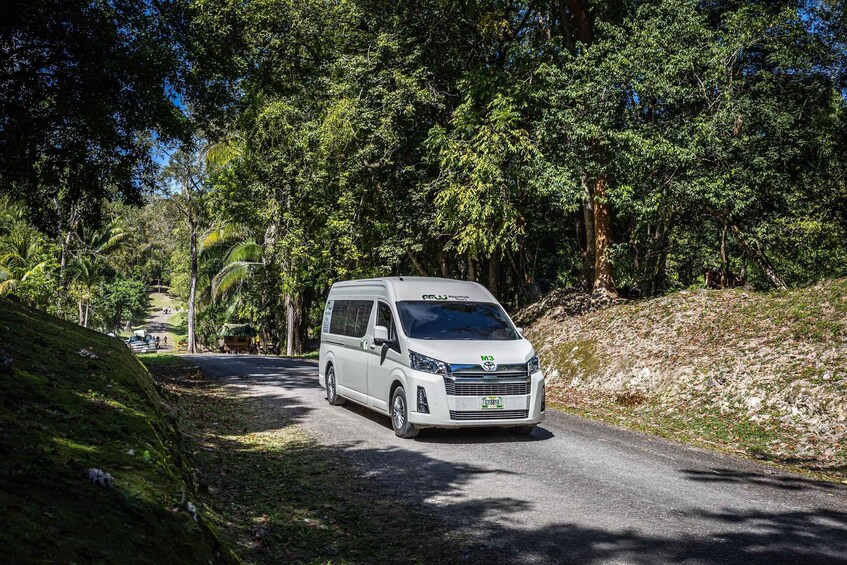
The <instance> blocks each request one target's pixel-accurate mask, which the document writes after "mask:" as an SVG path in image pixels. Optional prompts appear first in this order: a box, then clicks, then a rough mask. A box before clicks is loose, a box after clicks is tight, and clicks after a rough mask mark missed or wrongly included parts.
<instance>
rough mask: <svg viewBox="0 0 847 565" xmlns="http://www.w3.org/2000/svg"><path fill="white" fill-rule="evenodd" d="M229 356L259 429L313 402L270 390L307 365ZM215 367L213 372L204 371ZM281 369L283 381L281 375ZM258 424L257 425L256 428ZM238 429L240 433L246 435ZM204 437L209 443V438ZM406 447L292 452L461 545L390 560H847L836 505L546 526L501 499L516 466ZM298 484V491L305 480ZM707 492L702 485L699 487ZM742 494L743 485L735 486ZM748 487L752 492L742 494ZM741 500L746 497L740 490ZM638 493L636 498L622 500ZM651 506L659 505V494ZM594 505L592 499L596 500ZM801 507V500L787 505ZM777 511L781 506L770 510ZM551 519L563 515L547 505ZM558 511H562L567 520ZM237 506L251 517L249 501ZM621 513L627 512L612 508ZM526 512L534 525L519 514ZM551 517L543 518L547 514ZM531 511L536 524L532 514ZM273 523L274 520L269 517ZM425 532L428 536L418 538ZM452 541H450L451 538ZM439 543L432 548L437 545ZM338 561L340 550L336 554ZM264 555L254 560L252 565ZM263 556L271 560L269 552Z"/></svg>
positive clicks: (525, 506)
mask: <svg viewBox="0 0 847 565" xmlns="http://www.w3.org/2000/svg"><path fill="white" fill-rule="evenodd" d="M238 364H239V360H238V358H237V357H236V358H233V360H232V361H231V362H228V363H226V370H223V371H220V370H219V373H220V374H219V376H218V382H219V383H223V384H228V385H232V386H234V387H241V388H242V389H243V391H244V392H245V395H249V396H257V397H261V398H263V399H265V400H266V401H268V402H270V403H271V404H272V406H273V407H274V410H275V414H279V421H276V420H273V421H272V422H267V423H265V424H264V425H263V426H266V427H268V428H271V427H274V426H278V427H284V426H289V425H292V424H297V423H299V422H301V421H302V420H303V419H304V417H305V416H306V415H307V414H309V412H310V411H311V410H313V408H310V407H308V406H305V405H303V404H302V403H301V401H299V400H297V397H296V396H294V397H293V396H292V395H291V394H288V395H286V394H283V393H282V392H280V393H279V394H275V393H274V392H273V390H274V388H275V387H279V389H280V390H281V391H290V390H294V389H314V388H315V387H318V386H319V385H318V384H317V380H316V379H315V377H314V373H315V364H314V363H309V362H303V361H302V360H289V359H272V358H268V360H264V359H262V360H258V361H257V360H256V359H255V358H254V359H252V360H251V361H250V363H249V371H245V372H244V376H243V377H242V376H239V375H238V373H239V372H240V371H241V369H244V368H248V364H246V363H245V365H244V366H243V367H239V366H238ZM214 370H215V369H214V368H212V371H213V372H214ZM283 375H284V376H283ZM250 381H252V382H256V383H262V384H268V385H272V386H270V387H263V388H262V391H261V393H258V392H255V389H254V390H253V391H251V390H250V389H249V387H246V386H244V385H245V383H246V382H250ZM346 409H347V410H350V411H353V412H355V413H356V414H357V415H361V416H362V417H363V418H367V419H368V420H371V421H373V422H377V423H378V424H379V425H380V426H382V427H383V428H384V429H385V431H386V433H390V425H389V421H388V419H387V417H384V416H380V415H378V414H376V413H373V412H371V411H369V410H367V409H365V408H363V407H359V406H356V405H352V404H348V405H347V406H346ZM263 426H259V427H263ZM247 431H248V430H247V429H245V430H244V432H245V433H246V432H247ZM551 437H553V434H552V432H550V431H548V430H546V429H538V430H536V432H535V433H534V434H533V436H532V437H529V438H519V437H516V436H513V435H509V434H508V432H502V431H496V432H492V431H490V430H460V431H452V430H428V431H426V430H425V433H422V435H421V436H420V439H419V441H418V443H422V444H438V443H456V444H464V443H493V442H498V441H537V440H544V439H548V438H551ZM212 441H213V440H210V442H212ZM213 444H214V446H215V448H216V449H219V450H225V451H227V452H229V453H231V454H233V456H234V457H237V458H243V467H244V468H245V469H251V470H252V469H257V468H264V467H265V466H266V465H267V464H268V462H267V461H266V460H265V459H263V458H262V455H261V454H260V453H256V452H255V451H251V450H248V449H244V448H243V447H240V446H238V445H237V444H232V443H228V442H226V441H225V440H221V439H220V438H218V439H216V440H214V441H213ZM409 445H410V447H409V448H406V447H398V446H390V447H384V448H372V447H366V446H364V445H363V444H362V443H359V442H352V443H349V444H342V445H334V446H330V447H328V446H322V445H320V444H317V443H314V444H310V445H308V446H305V447H302V448H301V449H304V450H307V452H306V451H304V452H303V453H301V455H300V456H304V457H306V456H308V457H311V456H314V455H315V454H322V453H323V454H325V455H326V456H328V457H335V456H337V455H341V456H342V457H344V458H345V459H346V460H347V461H348V462H351V463H352V464H353V465H355V466H356V467H357V468H358V471H359V474H360V475H361V476H363V477H364V479H365V482H366V484H367V485H369V488H370V487H375V488H377V489H379V491H378V493H377V494H374V493H372V492H371V493H370V494H368V496H376V499H374V504H383V503H386V502H388V503H390V502H391V501H394V500H397V501H402V502H403V503H404V504H408V508H411V509H415V510H414V511H421V512H423V513H425V514H438V515H439V516H441V519H442V520H443V521H444V527H445V528H446V530H447V531H461V532H465V533H468V534H467V535H465V534H463V538H464V541H452V542H445V541H444V539H441V538H437V537H436V538H433V539H421V547H422V548H423V549H418V550H417V551H418V553H416V554H414V555H408V556H404V557H403V558H402V559H401V561H411V560H418V561H423V562H439V563H443V562H444V557H443V553H439V555H438V557H437V558H436V557H435V556H430V555H429V554H428V553H427V550H426V547H428V546H429V547H435V546H438V547H442V546H443V544H444V543H455V544H456V551H457V556H456V561H457V562H468V563H609V562H614V563H618V562H622V563H636V564H653V563H739V564H744V565H753V564H774V563H785V564H789V563H790V564H806V563H808V564H822V563H845V562H847V512H841V511H837V510H834V509H832V508H824V507H818V508H815V507H811V508H806V509H803V510H792V511H780V510H768V509H767V508H766V507H763V508H761V509H756V510H747V511H740V510H735V509H726V508H719V509H714V508H713V507H712V506H710V503H709V502H710V501H709V500H704V501H703V505H702V508H710V510H708V511H707V510H703V509H691V510H686V511H682V512H680V511H676V512H675V513H674V514H673V515H670V512H671V511H670V510H668V512H669V515H668V520H667V522H666V525H667V527H666V528H665V529H658V528H657V527H656V524H655V523H645V524H644V527H643V529H642V528H640V527H639V528H631V527H630V528H623V527H619V526H616V524H615V523H614V522H610V521H608V520H606V521H605V523H604V524H603V526H602V527H600V526H596V525H594V523H595V522H596V523H603V522H604V520H603V519H601V517H600V516H593V515H592V513H591V510H590V509H588V511H586V509H585V508H579V509H574V510H573V520H572V521H571V520H562V519H561V518H559V519H558V522H557V523H549V522H547V523H545V521H544V516H546V515H547V514H545V512H544V509H543V508H539V507H538V503H536V502H533V501H528V500H521V499H518V498H515V497H513V496H502V495H501V494H500V491H499V488H498V483H499V481H501V480H502V479H503V478H504V477H508V476H512V477H517V480H518V482H520V480H521V479H522V477H523V475H522V474H521V473H516V472H513V471H509V470H505V469H497V468H495V469H492V468H490V467H481V466H478V465H473V464H468V463H464V462H459V461H445V460H442V459H438V458H436V457H433V456H431V455H429V454H427V453H426V452H422V451H420V450H414V448H413V447H411V446H414V445H415V443H410V444H409ZM679 472H680V473H681V474H682V475H683V476H684V477H685V478H687V479H688V480H690V481H694V482H700V483H714V484H724V483H727V484H733V483H739V484H741V485H744V484H749V485H752V486H756V487H759V486H764V487H771V488H774V489H778V490H779V491H785V492H786V493H788V492H791V491H802V490H805V489H821V488H823V489H836V490H837V491H838V493H839V495H843V492H844V491H843V489H841V488H840V487H837V486H836V487H833V486H832V485H830V484H828V483H819V482H818V481H810V480H807V479H802V478H795V477H790V476H783V475H775V476H769V475H766V474H760V473H755V472H740V471H734V470H729V469H723V468H712V469H705V470H701V469H682V470H680V471H679ZM237 480H238V478H237V477H236V476H232V477H228V478H226V481H227V483H228V484H220V485H218V488H220V489H228V488H229V489H232V488H234V487H233V485H234V484H235V483H231V484H230V483H229V481H237ZM480 480H483V481H486V482H488V483H490V485H491V491H490V492H491V495H490V498H488V499H480V498H479V497H477V498H467V497H465V496H463V493H464V492H465V490H466V487H467V486H468V485H469V484H470V483H471V482H476V481H480ZM303 488H309V487H308V486H305V487H303ZM561 488H562V489H563V491H564V490H567V489H568V488H571V487H570V485H569V480H568V476H567V475H563V476H562V477H561ZM706 492H709V491H706ZM739 492H744V491H739ZM751 492H752V491H751ZM751 496H752V494H751ZM633 499H635V500H637V496H635V497H633ZM659 502H661V501H659ZM598 506H599V503H598ZM797 506H801V507H802V505H799V504H798V505H797ZM775 508H780V505H775ZM558 510H559V512H558V516H561V515H562V512H561V509H558ZM567 510H568V509H565V515H567ZM245 511H246V512H253V510H251V507H250V506H249V505H247V506H245ZM620 511H621V512H627V509H621V510H620ZM638 511H639V508H637V507H633V508H632V509H631V514H632V515H634V516H638V515H639V514H638ZM530 513H532V514H533V515H534V516H535V519H534V521H532V522H529V521H528V520H527V516H528V515H529V514H530ZM550 515H551V516H552V515H553V514H550ZM539 516H540V517H541V519H539ZM272 525H273V524H272ZM349 527H350V528H351V534H350V535H354V536H355V535H357V533H356V525H355V524H350V525H349ZM421 535H432V534H423V533H422V534H421ZM451 539H452V538H451ZM442 548H443V547H442ZM339 557H340V558H341V560H343V559H344V558H345V556H344V554H343V553H341V554H340V555H339ZM262 560H263V559H259V561H262ZM268 560H272V559H271V558H270V557H269V558H268Z"/></svg>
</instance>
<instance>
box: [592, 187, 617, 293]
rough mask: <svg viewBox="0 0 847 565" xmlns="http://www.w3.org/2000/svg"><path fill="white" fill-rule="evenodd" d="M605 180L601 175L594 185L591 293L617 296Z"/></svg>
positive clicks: (610, 221) (610, 220) (610, 222)
mask: <svg viewBox="0 0 847 565" xmlns="http://www.w3.org/2000/svg"><path fill="white" fill-rule="evenodd" d="M606 182H607V181H606V177H605V176H601V177H600V178H599V179H597V182H596V183H595V185H594V198H595V200H594V232H595V238H594V246H595V249H594V251H595V261H594V284H593V287H592V290H591V294H592V295H595V296H599V297H607V298H617V297H618V291H617V289H616V288H615V280H614V278H613V276H612V261H611V252H612V216H611V213H610V210H609V203H608V202H607V201H606Z"/></svg>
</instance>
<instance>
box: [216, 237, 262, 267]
mask: <svg viewBox="0 0 847 565" xmlns="http://www.w3.org/2000/svg"><path fill="white" fill-rule="evenodd" d="M261 260H262V246H261V245H259V244H258V243H256V242H255V241H243V242H241V243H238V244H236V245H233V246H232V248H231V249H230V250H229V253H227V254H226V258H225V259H224V263H225V264H229V263H235V262H245V261H246V262H251V263H258V262H259V261H261Z"/></svg>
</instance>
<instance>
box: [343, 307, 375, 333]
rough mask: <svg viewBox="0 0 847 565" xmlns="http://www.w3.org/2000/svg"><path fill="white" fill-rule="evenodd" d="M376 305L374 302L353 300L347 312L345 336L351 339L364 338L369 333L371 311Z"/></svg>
mask: <svg viewBox="0 0 847 565" xmlns="http://www.w3.org/2000/svg"><path fill="white" fill-rule="evenodd" d="M373 307H374V303H373V301H372V300H351V301H350V303H349V309H348V311H347V323H346V324H345V326H344V329H345V332H344V335H347V336H350V337H364V336H365V332H367V331H368V322H369V321H370V319H371V311H372V310H373Z"/></svg>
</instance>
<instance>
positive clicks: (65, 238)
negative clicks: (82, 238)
mask: <svg viewBox="0 0 847 565" xmlns="http://www.w3.org/2000/svg"><path fill="white" fill-rule="evenodd" d="M61 240H62V256H61V260H60V262H59V281H60V282H61V283H62V286H63V287H64V286H65V276H66V271H67V269H68V254H69V253H70V248H71V232H70V231H68V232H67V233H65V234H63V235H62V237H61Z"/></svg>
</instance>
